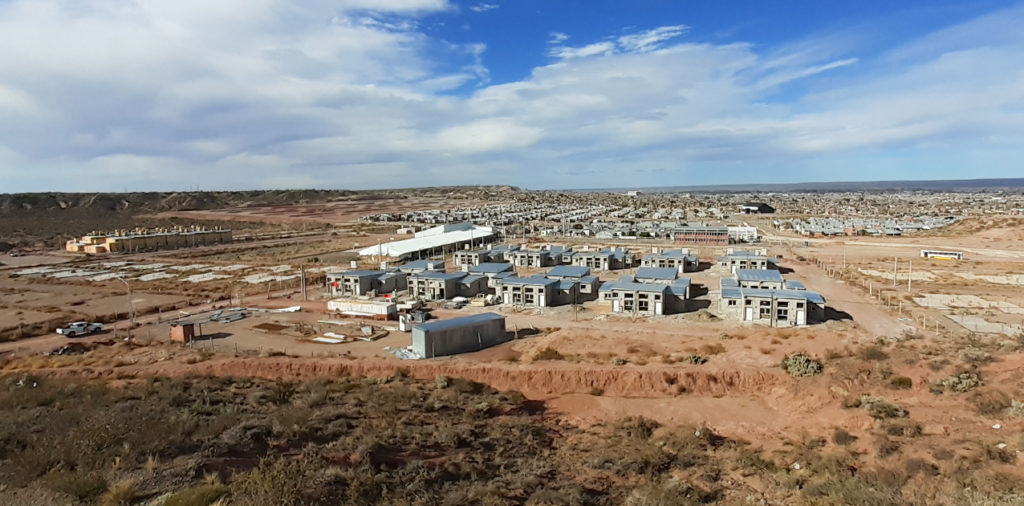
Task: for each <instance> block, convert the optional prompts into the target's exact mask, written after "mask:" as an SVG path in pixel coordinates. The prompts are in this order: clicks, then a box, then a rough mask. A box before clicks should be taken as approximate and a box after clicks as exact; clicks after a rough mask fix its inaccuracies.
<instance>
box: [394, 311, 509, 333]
mask: <svg viewBox="0 0 1024 506" xmlns="http://www.w3.org/2000/svg"><path fill="white" fill-rule="evenodd" d="M493 320H502V321H504V320H505V317H504V316H501V315H500V314H496V313H480V314H475V315H470V316H462V317H459V318H449V319H447V320H434V321H432V322H426V323H421V324H419V325H417V326H415V327H413V328H414V329H419V330H420V331H422V332H434V331H438V330H448V329H455V328H459V327H464V326H466V325H473V324H476V323H482V322H489V321H493Z"/></svg>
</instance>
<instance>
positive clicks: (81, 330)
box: [57, 322, 103, 337]
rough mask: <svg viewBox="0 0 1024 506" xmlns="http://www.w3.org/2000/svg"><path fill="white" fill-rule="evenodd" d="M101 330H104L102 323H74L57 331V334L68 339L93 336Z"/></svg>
mask: <svg viewBox="0 0 1024 506" xmlns="http://www.w3.org/2000/svg"><path fill="white" fill-rule="evenodd" d="M101 330H103V324H102V323H89V322H74V323H69V324H68V326H67V327H61V328H59V329H57V333H58V334H63V335H64V336H66V337H75V336H84V335H86V334H93V333H96V332H99V331H101Z"/></svg>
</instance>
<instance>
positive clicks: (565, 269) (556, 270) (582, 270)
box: [548, 265, 590, 278]
mask: <svg viewBox="0 0 1024 506" xmlns="http://www.w3.org/2000/svg"><path fill="white" fill-rule="evenodd" d="M589 274H590V269H589V268H587V267H581V266H578V265H559V266H557V267H553V268H551V270H550V271H548V276H558V277H563V278H581V277H583V276H587V275H589Z"/></svg>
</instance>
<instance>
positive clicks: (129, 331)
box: [117, 276, 135, 339]
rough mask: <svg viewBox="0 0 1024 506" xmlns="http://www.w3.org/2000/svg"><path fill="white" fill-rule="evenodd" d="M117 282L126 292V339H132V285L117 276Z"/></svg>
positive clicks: (133, 317) (133, 308)
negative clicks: (120, 283) (122, 284)
mask: <svg viewBox="0 0 1024 506" xmlns="http://www.w3.org/2000/svg"><path fill="white" fill-rule="evenodd" d="M117 280H118V281H120V282H122V283H124V286H125V288H127V290H128V338H129V339H131V337H132V329H133V328H134V327H135V307H134V304H133V303H132V285H130V284H128V281H127V280H125V279H124V278H122V277H120V276H118V277H117Z"/></svg>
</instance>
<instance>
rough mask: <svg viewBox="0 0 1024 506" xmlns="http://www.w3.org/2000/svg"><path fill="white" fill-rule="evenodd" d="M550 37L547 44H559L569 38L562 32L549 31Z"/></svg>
mask: <svg viewBox="0 0 1024 506" xmlns="http://www.w3.org/2000/svg"><path fill="white" fill-rule="evenodd" d="M550 35H551V38H550V39H548V44H561V43H563V42H565V41H567V40H569V36H568V35H566V34H564V33H562V32H551V34H550Z"/></svg>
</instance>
